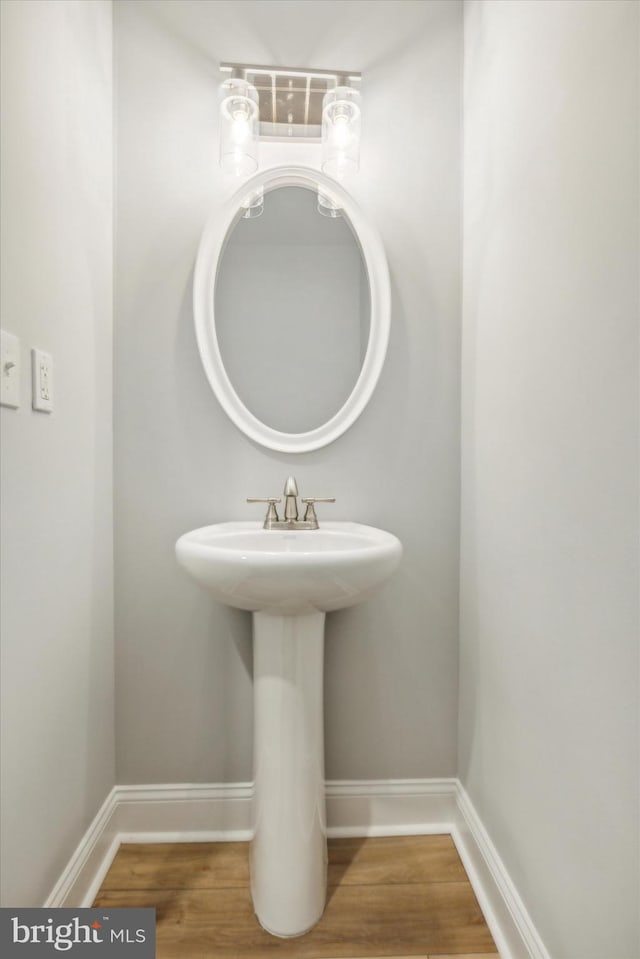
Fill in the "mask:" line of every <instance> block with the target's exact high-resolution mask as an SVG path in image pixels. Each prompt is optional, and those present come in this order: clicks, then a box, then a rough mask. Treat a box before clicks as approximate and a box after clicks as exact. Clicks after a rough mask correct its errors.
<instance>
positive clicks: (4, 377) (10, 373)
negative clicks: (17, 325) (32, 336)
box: [0, 330, 20, 410]
mask: <svg viewBox="0 0 640 959" xmlns="http://www.w3.org/2000/svg"><path fill="white" fill-rule="evenodd" d="M0 406H10V407H11V408H12V409H14V410H17V409H18V407H19V406H20V340H19V339H18V337H17V336H14V335H13V333H7V332H6V331H5V330H2V332H1V335H0Z"/></svg>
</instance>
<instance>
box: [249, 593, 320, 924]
mask: <svg viewBox="0 0 640 959" xmlns="http://www.w3.org/2000/svg"><path fill="white" fill-rule="evenodd" d="M324 619H325V614H324V613H317V612H313V613H308V614H306V613H305V614H304V615H298V616H279V615H275V616H274V615H271V614H269V613H254V614H253V682H254V745H253V749H254V777H255V798H254V811H253V825H254V839H253V842H252V844H251V857H250V863H251V895H252V897H253V906H254V909H255V912H256V915H257V917H258V919H259V920H260V924H261V925H262V926H263V927H264V928H265V929H266V930H267V932H270V933H272V934H273V935H276V936H300V935H302V934H303V933H305V932H307V930H309V929H310V928H311V927H312V926H313V925H314V924H315V923H316V922H317V921H318V919H319V918H320V916H321V915H322V913H323V910H324V905H325V898H326V888H327V840H326V821H325V820H326V817H325V782H324V729H323V664H324Z"/></svg>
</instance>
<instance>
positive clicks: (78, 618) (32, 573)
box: [0, 0, 114, 906]
mask: <svg viewBox="0 0 640 959" xmlns="http://www.w3.org/2000/svg"><path fill="white" fill-rule="evenodd" d="M1 11H2V30H1V33H2V57H1V60H2V82H1V85H0V86H1V93H2V104H1V107H2V108H1V113H2V130H1V137H0V143H1V147H2V156H1V170H2V203H1V206H2V221H1V230H2V264H1V266H2V326H3V328H5V329H8V330H9V331H10V332H12V333H14V334H16V335H17V336H19V337H20V340H21V360H22V389H21V407H20V409H18V410H10V409H7V408H4V407H3V408H2V410H1V411H0V415H1V417H2V566H1V569H2V697H1V701H2V716H1V727H2V749H1V754H2V770H1V776H0V779H1V783H2V847H1V848H2V903H3V905H6V906H8V905H20V906H28V905H33V906H37V905H41V904H42V902H43V901H44V899H45V898H46V897H47V896H48V894H49V892H50V891H51V888H52V886H53V885H54V883H55V882H56V880H57V879H58V877H59V875H60V873H61V872H62V869H63V868H64V867H65V866H66V864H67V861H68V859H69V857H70V856H71V854H72V852H73V850H74V848H75V846H76V845H77V843H78V842H79V841H80V839H81V837H82V836H83V834H84V832H85V830H86V828H87V826H88V825H89V823H90V822H91V820H92V819H93V817H94V816H95V814H96V812H97V810H98V808H99V807H100V805H101V803H102V802H103V801H104V799H105V798H106V795H107V793H108V791H109V789H110V788H111V787H112V786H113V784H114V724H113V708H114V701H113V591H112V575H113V573H112V570H113V564H112V559H113V557H112V442H111V421H112V416H111V343H112V323H111V316H112V253H111V245H112V228H111V222H112V135H111V134H112V109H111V108H112V82H111V77H112V68H111V58H112V47H111V5H110V4H109V3H108V2H106V0H105V2H103V0H98V2H93V3H82V2H77V0H71V2H64V3H61V2H59V0H31V2H29V3H24V2H15V0H5V2H3V3H2V5H1ZM32 347H38V348H40V349H43V350H46V351H47V352H49V353H51V354H52V356H53V361H54V391H55V392H54V399H55V408H54V411H53V413H51V414H50V415H46V414H43V413H35V412H33V411H32V410H31V393H30V379H31V377H30V350H31V348H32Z"/></svg>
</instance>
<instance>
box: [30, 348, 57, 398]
mask: <svg viewBox="0 0 640 959" xmlns="http://www.w3.org/2000/svg"><path fill="white" fill-rule="evenodd" d="M31 388H32V406H33V408H34V410H39V411H40V412H41V413H50V412H51V410H52V409H53V359H52V358H51V357H50V356H49V354H48V353H45V352H44V351H43V350H31Z"/></svg>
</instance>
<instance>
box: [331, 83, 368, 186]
mask: <svg viewBox="0 0 640 959" xmlns="http://www.w3.org/2000/svg"><path fill="white" fill-rule="evenodd" d="M359 167H360V91H359V90H354V89H353V88H352V87H335V88H334V89H333V90H329V92H328V93H325V95H324V100H323V104H322V170H323V172H324V173H328V174H329V176H332V177H335V178H336V179H338V180H339V179H341V178H342V177H344V176H346V175H347V174H349V173H357V172H358V169H359Z"/></svg>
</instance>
